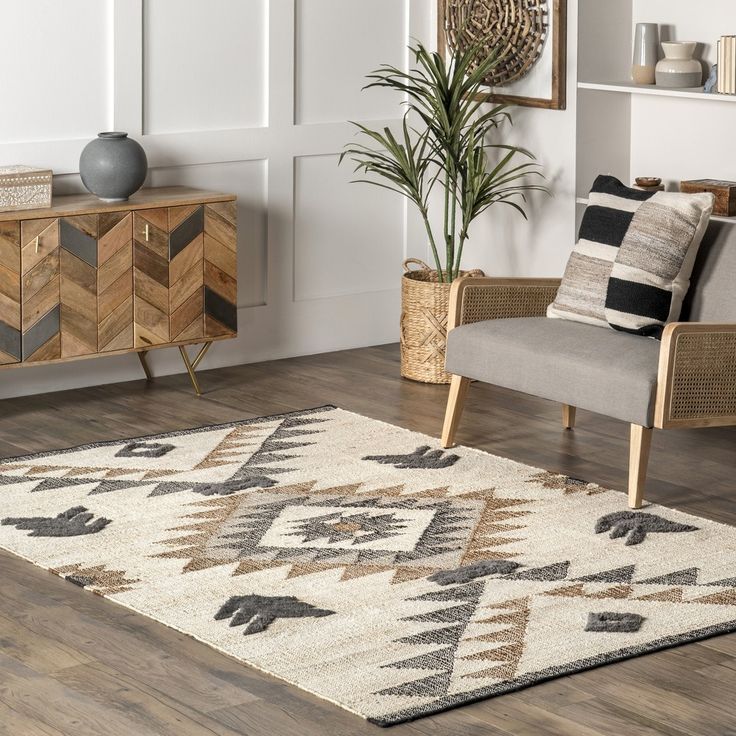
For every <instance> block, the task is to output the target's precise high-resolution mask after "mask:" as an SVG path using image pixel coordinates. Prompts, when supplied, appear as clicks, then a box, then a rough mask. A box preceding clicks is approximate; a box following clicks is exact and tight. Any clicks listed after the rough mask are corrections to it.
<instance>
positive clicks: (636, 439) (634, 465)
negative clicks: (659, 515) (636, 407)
mask: <svg viewBox="0 0 736 736" xmlns="http://www.w3.org/2000/svg"><path fill="white" fill-rule="evenodd" d="M652 432H653V430H652V429H651V428H649V427H641V426H639V425H638V424H632V425H631V445H630V448H629V506H630V507H631V508H632V509H640V508H641V507H642V503H643V501H644V485H645V484H646V481H647V465H648V464H649V450H650V448H651V446H652Z"/></svg>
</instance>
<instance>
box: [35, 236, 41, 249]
mask: <svg viewBox="0 0 736 736" xmlns="http://www.w3.org/2000/svg"><path fill="white" fill-rule="evenodd" d="M40 239H41V236H40V235H36V238H35V241H34V242H35V244H36V253H38V246H39V243H40Z"/></svg>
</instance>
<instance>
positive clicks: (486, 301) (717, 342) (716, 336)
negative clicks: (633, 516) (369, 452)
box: [442, 276, 736, 509]
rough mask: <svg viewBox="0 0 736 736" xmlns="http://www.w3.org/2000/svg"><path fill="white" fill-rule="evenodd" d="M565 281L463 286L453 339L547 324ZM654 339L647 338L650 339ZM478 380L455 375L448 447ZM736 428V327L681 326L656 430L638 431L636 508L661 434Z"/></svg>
mask: <svg viewBox="0 0 736 736" xmlns="http://www.w3.org/2000/svg"><path fill="white" fill-rule="evenodd" d="M559 285H560V279H512V278H479V277H477V276H465V277H462V278H459V279H457V280H456V281H455V282H454V283H453V285H452V289H451V291H450V311H449V316H448V325H447V330H448V333H449V331H450V330H452V329H454V328H455V327H459V326H460V325H466V324H472V323H473V322H480V321H484V320H488V319H507V318H514V317H543V316H545V314H546V305H547V304H549V303H551V302H552V301H554V297H555V294H556V293H557V289H558V288H559ZM642 339H647V338H642ZM470 381H471V379H470V378H467V377H465V376H457V375H454V376H453V377H452V382H451V384H450V394H449V397H448V401H447V410H446V412H445V422H444V426H443V429H442V446H443V447H445V448H447V447H451V446H452V445H453V443H454V441H455V434H456V432H457V428H458V425H459V423H460V418H461V416H462V411H463V407H464V404H465V400H466V398H467V393H468V388H469V386H470ZM734 425H736V323H725V324H724V323H705V322H673V323H671V324H669V325H667V326H666V327H665V329H664V333H663V335H662V346H661V348H660V354H659V369H658V374H657V395H656V403H655V410H654V423H653V426H652V427H644V426H641V425H638V424H632V425H631V429H630V452H629V483H628V493H629V506H630V507H631V508H633V509H639V508H641V507H642V505H643V503H644V488H645V485H646V477H647V467H648V463H649V452H650V448H651V442H652V434H653V430H654V429H678V428H688V427H689V428H693V427H723V426H734ZM562 426H563V428H564V429H568V430H572V429H573V428H574V426H575V407H574V406H568V405H563V407H562Z"/></svg>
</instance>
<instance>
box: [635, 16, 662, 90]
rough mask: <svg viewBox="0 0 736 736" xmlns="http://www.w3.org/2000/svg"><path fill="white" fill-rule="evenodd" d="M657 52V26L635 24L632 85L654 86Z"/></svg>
mask: <svg viewBox="0 0 736 736" xmlns="http://www.w3.org/2000/svg"><path fill="white" fill-rule="evenodd" d="M658 51H659V26H658V25H657V24H656V23H637V24H636V36H635V38H634V61H633V63H632V66H631V79H632V80H633V82H634V84H654V81H655V68H656V66H657V52H658Z"/></svg>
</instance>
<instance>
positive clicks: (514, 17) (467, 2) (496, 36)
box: [445, 0, 549, 87]
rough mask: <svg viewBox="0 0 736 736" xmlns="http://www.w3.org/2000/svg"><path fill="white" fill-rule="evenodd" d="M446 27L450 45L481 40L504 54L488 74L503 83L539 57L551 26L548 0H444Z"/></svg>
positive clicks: (494, 83)
mask: <svg viewBox="0 0 736 736" xmlns="http://www.w3.org/2000/svg"><path fill="white" fill-rule="evenodd" d="M445 3H446V5H445V30H446V33H447V45H448V46H449V47H450V48H451V49H457V48H461V49H464V48H468V47H469V46H472V45H473V44H477V43H481V45H482V48H483V49H484V50H485V51H486V53H488V54H490V52H491V51H492V50H493V49H497V50H498V52H499V54H500V56H501V57H502V58H501V59H500V61H499V62H498V64H497V65H496V66H495V67H494V69H493V72H492V73H491V75H490V76H489V77H488V78H487V80H486V82H487V84H488V86H489V87H503V86H504V85H506V84H509V83H511V82H514V81H516V80H517V79H521V78H522V77H524V76H525V75H526V74H528V73H529V71H530V70H531V68H532V67H533V66H534V64H536V62H537V61H538V60H539V57H540V56H541V55H542V49H543V48H544V42H545V41H546V39H547V32H548V27H549V22H548V18H549V16H548V5H547V0H445Z"/></svg>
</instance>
